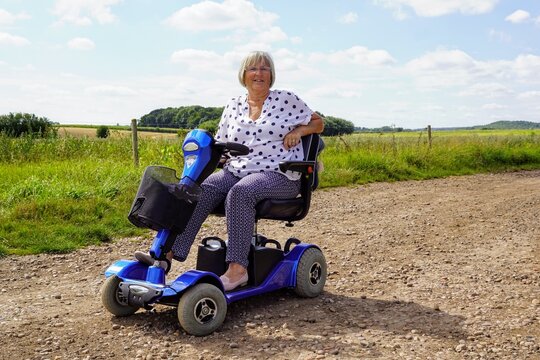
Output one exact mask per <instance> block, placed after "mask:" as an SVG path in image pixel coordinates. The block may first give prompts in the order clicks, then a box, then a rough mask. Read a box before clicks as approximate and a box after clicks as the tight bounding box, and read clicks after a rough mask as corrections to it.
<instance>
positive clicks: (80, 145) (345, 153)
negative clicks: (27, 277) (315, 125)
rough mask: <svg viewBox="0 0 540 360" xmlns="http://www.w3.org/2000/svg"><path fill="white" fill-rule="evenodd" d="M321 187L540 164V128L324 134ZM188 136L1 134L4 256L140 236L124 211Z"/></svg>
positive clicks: (176, 157)
mask: <svg viewBox="0 0 540 360" xmlns="http://www.w3.org/2000/svg"><path fill="white" fill-rule="evenodd" d="M324 140H325V142H326V149H325V150H324V151H323V153H322V154H321V159H322V161H323V162H324V165H325V171H324V173H323V174H321V183H320V186H321V187H332V186H346V185H350V184H362V183H367V182H375V181H397V180H407V179H428V178H435V177H444V176H449V175H462V174H472V173H479V172H489V171H502V170H517V169H538V168H540V132H538V131H537V132H532V131H521V132H518V131H516V132H508V131H506V132H501V131H494V132H486V131H484V132H469V133H467V132H440V133H436V136H434V138H433V141H432V143H431V147H430V146H429V144H428V141H427V138H426V134H425V133H403V134H399V135H397V134H385V135H377V134H353V135H348V136H343V137H328V138H325V139H324ZM181 142H182V139H180V138H176V139H165V138H160V139H149V138H141V139H140V140H139V154H140V164H141V166H140V167H138V168H135V167H134V166H133V162H132V160H131V142H130V139H129V138H122V137H120V138H109V139H89V138H71V137H66V138H57V139H31V138H19V139H11V138H8V137H5V136H1V135H0V255H5V254H31V253H41V252H66V251H70V250H73V249H77V248H79V247H81V246H86V245H89V244H99V243H102V242H107V241H111V240H112V239H114V238H115V237H122V236H132V235H135V234H142V233H143V232H144V231H143V230H140V229H138V228H135V227H134V226H133V225H131V224H130V223H129V222H128V221H127V219H126V215H127V212H128V211H129V208H130V206H131V202H132V199H133V196H134V195H135V193H136V191H137V187H138V184H139V180H140V177H141V175H142V172H143V171H144V168H145V167H146V166H147V165H151V164H160V165H165V166H169V167H172V168H175V169H177V170H180V169H181V167H182V163H183V157H182V153H181Z"/></svg>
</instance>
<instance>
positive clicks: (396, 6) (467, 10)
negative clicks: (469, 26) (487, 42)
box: [373, 0, 499, 19]
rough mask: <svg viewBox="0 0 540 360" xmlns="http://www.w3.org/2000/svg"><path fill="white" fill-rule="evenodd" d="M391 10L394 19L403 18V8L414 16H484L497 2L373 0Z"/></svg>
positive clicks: (495, 0)
mask: <svg viewBox="0 0 540 360" xmlns="http://www.w3.org/2000/svg"><path fill="white" fill-rule="evenodd" d="M373 1H374V2H375V3H376V4H381V5H383V6H384V7H386V8H389V9H392V10H393V11H394V14H395V16H396V17H398V18H400V19H403V18H404V17H405V15H404V11H403V8H404V7H410V8H412V9H413V10H414V12H415V13H416V15H418V16H425V17H433V16H442V15H448V14H452V13H456V12H459V13H462V14H466V15H474V14H484V13H487V12H490V11H491V10H493V8H494V7H495V5H496V4H497V2H498V1H499V0H373Z"/></svg>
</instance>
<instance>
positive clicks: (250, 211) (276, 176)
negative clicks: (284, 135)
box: [225, 171, 300, 281]
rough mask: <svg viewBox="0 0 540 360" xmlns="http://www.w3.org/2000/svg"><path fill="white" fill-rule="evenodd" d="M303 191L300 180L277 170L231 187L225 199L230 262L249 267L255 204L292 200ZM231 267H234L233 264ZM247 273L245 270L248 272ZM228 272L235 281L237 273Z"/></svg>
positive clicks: (242, 180) (254, 175)
mask: <svg viewBox="0 0 540 360" xmlns="http://www.w3.org/2000/svg"><path fill="white" fill-rule="evenodd" d="M299 192H300V180H297V181H293V180H289V179H288V178H287V177H286V176H285V175H283V174H280V173H277V172H271V171H268V172H262V173H257V174H251V175H248V176H245V177H244V178H242V179H241V180H240V181H238V182H237V183H236V184H235V185H234V186H233V187H232V188H231V189H230V190H229V193H228V195H227V198H226V200H225V214H226V216H227V233H228V239H229V244H228V246H227V262H229V263H236V264H239V265H241V266H242V267H244V268H247V266H248V254H249V247H250V244H251V238H252V236H253V229H254V226H255V206H256V205H257V203H258V202H259V201H261V200H263V199H270V198H271V199H290V198H294V197H296V196H297V195H298V193H299ZM229 269H231V267H229ZM244 272H245V271H244ZM225 275H226V276H227V277H228V278H229V279H230V280H231V281H234V280H236V278H237V276H234V274H230V273H229V270H228V271H227V273H225Z"/></svg>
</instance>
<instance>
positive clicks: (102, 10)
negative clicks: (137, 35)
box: [52, 0, 122, 26]
mask: <svg viewBox="0 0 540 360" xmlns="http://www.w3.org/2000/svg"><path fill="white" fill-rule="evenodd" d="M120 2H122V0H56V3H55V5H54V9H53V10H52V12H53V14H54V15H56V16H58V17H59V20H58V24H63V23H71V24H75V25H79V26H87V25H91V24H92V22H93V21H97V22H98V23H100V24H107V23H112V22H114V21H115V20H116V16H115V15H114V14H113V13H112V11H111V7H112V6H113V5H116V4H118V3H120Z"/></svg>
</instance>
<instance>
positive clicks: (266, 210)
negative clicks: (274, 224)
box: [255, 197, 304, 220]
mask: <svg viewBox="0 0 540 360" xmlns="http://www.w3.org/2000/svg"><path fill="white" fill-rule="evenodd" d="M255 209H256V210H257V218H258V219H271V220H289V219H291V218H295V217H297V216H298V215H300V214H301V213H302V210H303V209H304V199H302V198H300V197H298V198H295V199H264V200H262V201H261V202H259V203H258V204H257V206H256V207H255Z"/></svg>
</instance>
